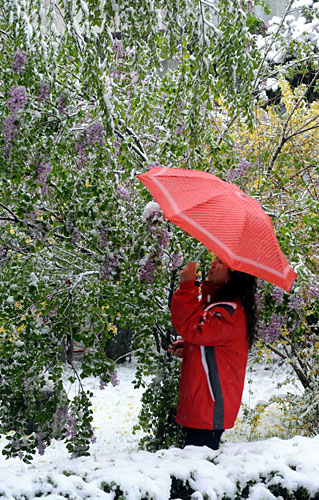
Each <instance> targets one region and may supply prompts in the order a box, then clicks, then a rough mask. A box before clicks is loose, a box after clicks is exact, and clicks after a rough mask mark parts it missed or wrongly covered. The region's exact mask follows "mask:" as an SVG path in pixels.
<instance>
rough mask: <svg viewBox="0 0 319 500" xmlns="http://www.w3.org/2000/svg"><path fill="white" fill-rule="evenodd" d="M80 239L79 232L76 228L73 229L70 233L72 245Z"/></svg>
mask: <svg viewBox="0 0 319 500" xmlns="http://www.w3.org/2000/svg"><path fill="white" fill-rule="evenodd" d="M80 238H81V234H80V231H79V230H78V228H77V227H75V228H74V229H73V231H72V237H71V239H72V245H74V246H76V245H77V243H78V241H79V239H80Z"/></svg>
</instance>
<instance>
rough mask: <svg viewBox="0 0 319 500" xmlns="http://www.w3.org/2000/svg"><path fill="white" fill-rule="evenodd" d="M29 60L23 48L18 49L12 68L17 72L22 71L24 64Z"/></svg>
mask: <svg viewBox="0 0 319 500" xmlns="http://www.w3.org/2000/svg"><path fill="white" fill-rule="evenodd" d="M26 62H27V56H26V55H25V54H24V52H22V50H21V49H18V50H17V51H16V52H15V53H14V56H13V62H12V69H13V71H15V72H16V73H22V71H23V66H24V65H25V63H26Z"/></svg>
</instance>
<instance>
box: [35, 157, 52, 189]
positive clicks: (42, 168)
mask: <svg viewBox="0 0 319 500" xmlns="http://www.w3.org/2000/svg"><path fill="white" fill-rule="evenodd" d="M36 164H37V166H38V179H39V182H40V184H41V186H42V188H43V191H44V192H47V191H48V187H47V184H46V182H47V180H48V177H49V174H50V172H51V170H52V167H51V165H50V163H49V162H48V161H43V162H40V163H38V162H36Z"/></svg>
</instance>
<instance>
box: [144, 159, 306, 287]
mask: <svg viewBox="0 0 319 500" xmlns="http://www.w3.org/2000/svg"><path fill="white" fill-rule="evenodd" d="M137 177H138V178H139V179H140V181H141V182H143V184H144V185H145V186H146V187H147V188H148V190H149V191H150V193H151V194H152V196H153V197H154V198H155V200H156V201H157V202H158V204H159V205H160V207H161V209H162V211H163V213H164V215H165V216H166V217H167V219H168V220H170V221H171V222H173V223H174V224H176V225H177V226H179V227H180V228H182V229H184V230H185V231H186V232H188V233H189V234H190V235H192V236H194V237H195V238H196V239H197V240H199V241H200V242H201V243H203V245H205V246H206V247H207V248H208V249H209V250H211V251H212V252H214V254H215V255H217V257H218V258H219V259H220V260H222V261H223V262H224V263H225V264H227V265H228V267H229V268H231V269H236V270H238V271H242V272H245V273H248V274H252V275H254V276H257V277H259V278H262V279H264V280H267V281H269V282H271V283H273V284H274V285H277V286H279V287H281V288H283V289H284V290H287V291H289V290H290V289H291V286H292V283H293V281H294V279H295V278H296V276H297V274H296V273H295V272H294V270H293V269H292V268H291V267H290V265H289V263H288V261H287V260H286V258H285V256H284V255H283V253H282V251H281V249H280V247H279V244H278V241H277V238H276V236H275V233H274V230H273V226H272V221H271V219H270V217H269V216H268V215H267V214H266V213H265V212H264V210H263V209H262V207H261V205H260V203H259V202H258V201H257V200H254V199H253V198H251V197H250V196H248V195H246V194H245V193H243V192H242V191H241V190H240V189H239V188H238V187H237V186H235V185H234V184H229V183H227V182H224V181H222V180H221V179H219V178H218V177H216V176H215V175H212V174H209V173H208V172H201V171H198V170H186V169H179V168H160V167H157V168H152V169H151V170H149V171H148V172H146V173H144V174H142V175H138V176H137Z"/></svg>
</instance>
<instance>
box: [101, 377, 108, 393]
mask: <svg viewBox="0 0 319 500" xmlns="http://www.w3.org/2000/svg"><path fill="white" fill-rule="evenodd" d="M107 385H108V382H105V380H102V378H101V377H100V383H99V389H100V391H104V389H105V387H107Z"/></svg>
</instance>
